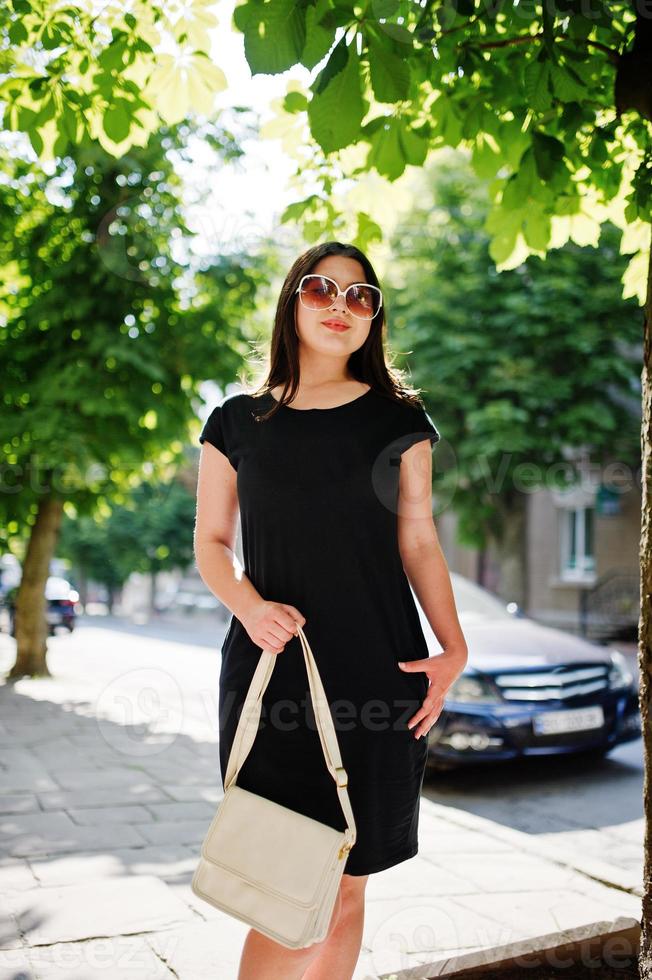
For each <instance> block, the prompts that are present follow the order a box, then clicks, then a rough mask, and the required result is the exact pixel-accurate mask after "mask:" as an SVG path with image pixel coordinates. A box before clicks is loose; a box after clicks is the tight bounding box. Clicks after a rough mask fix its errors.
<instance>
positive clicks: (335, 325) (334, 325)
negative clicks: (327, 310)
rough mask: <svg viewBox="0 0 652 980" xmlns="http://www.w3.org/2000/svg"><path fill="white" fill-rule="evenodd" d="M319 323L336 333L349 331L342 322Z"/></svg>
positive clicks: (346, 324)
mask: <svg viewBox="0 0 652 980" xmlns="http://www.w3.org/2000/svg"><path fill="white" fill-rule="evenodd" d="M321 322H322V323H323V325H324V326H325V327H328V329H329V330H335V332H336V333H342V332H343V331H344V330H348V329H349V325H348V323H344V322H343V321H342V320H322V321H321Z"/></svg>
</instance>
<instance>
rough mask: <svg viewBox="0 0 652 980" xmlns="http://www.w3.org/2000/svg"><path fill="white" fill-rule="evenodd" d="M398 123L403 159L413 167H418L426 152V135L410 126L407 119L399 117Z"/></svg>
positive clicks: (427, 142) (427, 145)
mask: <svg viewBox="0 0 652 980" xmlns="http://www.w3.org/2000/svg"><path fill="white" fill-rule="evenodd" d="M398 123H399V126H398V135H399V141H400V144H401V151H402V153H403V159H404V160H405V162H406V163H409V164H411V165H412V166H413V167H420V166H421V165H422V164H423V162H424V160H425V159H426V156H427V154H428V147H429V141H428V137H427V135H424V134H423V133H420V132H418V131H417V130H416V129H414V127H412V126H410V125H409V123H408V121H407V120H403V119H400V120H398Z"/></svg>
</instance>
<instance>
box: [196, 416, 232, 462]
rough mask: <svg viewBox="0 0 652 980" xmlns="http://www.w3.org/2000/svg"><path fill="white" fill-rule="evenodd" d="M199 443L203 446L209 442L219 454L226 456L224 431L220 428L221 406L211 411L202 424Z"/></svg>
mask: <svg viewBox="0 0 652 980" xmlns="http://www.w3.org/2000/svg"><path fill="white" fill-rule="evenodd" d="M199 441H200V442H201V443H202V444H203V443H204V442H210V444H211V446H215V447H216V449H219V451H220V452H221V453H224V455H225V456H228V453H227V451H226V443H225V441H224V430H223V426H222V406H221V405H218V406H217V407H216V408H214V409H213V411H212V412H211V414H210V415H209V416H208V418H207V419H206V421H205V423H204V428H203V429H202V430H201V432H200V434H199Z"/></svg>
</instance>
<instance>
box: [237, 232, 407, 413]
mask: <svg viewBox="0 0 652 980" xmlns="http://www.w3.org/2000/svg"><path fill="white" fill-rule="evenodd" d="M327 255H343V256H345V257H347V258H351V259H356V260H357V261H358V262H359V263H360V265H361V266H362V268H363V269H364V272H365V277H366V281H367V282H368V283H369V284H370V285H373V286H378V288H380V283H379V282H378V277H377V275H376V273H375V271H374V268H373V266H372V264H371V262H370V261H369V259H368V258H367V256H366V255H365V254H364V253H363V252H362V251H360V249H359V248H357V247H356V246H355V245H345V244H344V243H342V242H324V243H322V244H321V245H315V246H313V247H312V248H309V249H308V250H307V251H305V252H303V253H302V254H301V255H300V256H299V257H298V258H297V259H296V260H295V262H294V264H293V265H292V267H291V269H290V271H289V272H288V274H287V276H286V277H285V282H284V283H283V286H282V287H281V292H280V294H279V298H278V303H277V305H276V315H275V317H274V330H273V332H272V339H271V345H270V356H269V368H268V369H266V371H267V376H266V377H265V379H264V381H262V383H260V384H259V385H258V387H257V388H256V389H255V390H254V391H251V392H250V394H251V395H253V396H254V397H262V396H264V395H267V394H269V393H270V392H271V390H272V389H273V388H275V387H276V386H277V385H282V386H283V394H282V396H281V399H280V400H275V399H273V398H272V400H273V401H275V404H274V405H273V406H272V408H271V409H270V411H269V412H267V414H263V415H260V416H258V420H259V421H262V420H264V419H268V418H271V417H272V416H273V415H274V414H275V413H276V412H277V411H278V410H279V409H280V408H281V406H282V405H285V404H286V402H289V401H292V399H293V398H294V396H295V394H296V391H297V388H298V386H299V337H298V336H297V332H296V327H295V305H296V303H297V302H298V296H297V292H296V290H297V287H298V285H299V282H300V281H301V277H302V276H305V275H306V274H307V273H309V272H312V270H313V268H314V267H315V266H316V265H317V263H318V262H319V261H320V259H323V258H325V257H326V256H327ZM386 334H387V321H386V301H385V297H384V295H383V305H382V307H381V309H380V311H379V313H378V314H377V315H376V316H375V317H374V318H373V320H372V321H371V329H370V330H369V335H368V337H367V339H366V340H365V342H364V344H363V345H362V347H360V348H359V349H358V350H356V351H354V352H353V353H352V354H351V356H350V358H349V362H348V363H349V368H350V371H351V374H352V375H353V377H354V378H356V380H358V381H362V382H364V383H365V384H368V385H370V386H371V387H372V388H374V390H375V391H377V392H378V393H379V394H383V395H385V396H386V397H388V398H390V399H393V400H394V401H405V402H408V403H409V404H411V405H414V406H420V405H421V404H422V403H421V399H420V393H419V391H418V390H417V389H415V388H412V387H411V386H410V385H409V384H408V383H407V382H406V381H405V372H403V371H402V370H400V369H397V368H395V367H393V366H391V365H388V364H387V362H386V360H385V341H386Z"/></svg>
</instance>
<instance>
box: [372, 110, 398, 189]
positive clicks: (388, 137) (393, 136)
mask: <svg viewBox="0 0 652 980" xmlns="http://www.w3.org/2000/svg"><path fill="white" fill-rule="evenodd" d="M367 166H369V167H375V168H376V170H377V171H378V173H379V174H381V176H383V177H387V178H388V179H389V180H396V178H397V177H400V176H401V174H402V173H403V171H404V170H405V158H404V156H403V151H402V148H401V142H400V138H399V123H398V120H397V119H394V118H392V117H391V116H388V117H387V119H386V121H385V125H384V126H381V127H380V128H379V129H378V130H377V131H376V132H375V133H374V135H373V136H372V139H371V149H370V150H369V154H368V156H367Z"/></svg>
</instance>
